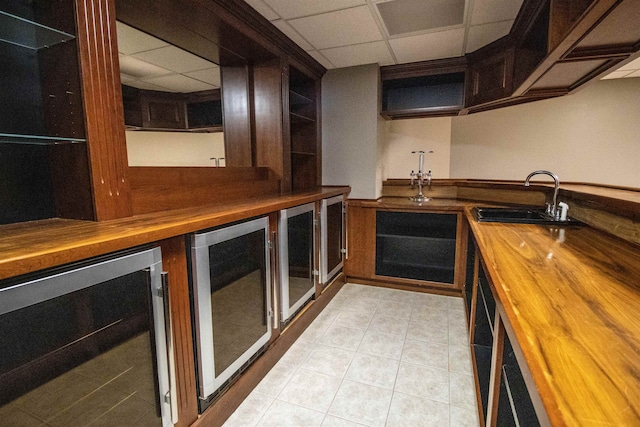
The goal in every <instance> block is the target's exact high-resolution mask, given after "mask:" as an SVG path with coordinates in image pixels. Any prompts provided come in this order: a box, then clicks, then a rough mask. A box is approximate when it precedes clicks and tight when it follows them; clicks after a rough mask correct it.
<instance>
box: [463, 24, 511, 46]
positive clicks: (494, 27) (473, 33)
mask: <svg viewBox="0 0 640 427" xmlns="http://www.w3.org/2000/svg"><path fill="white" fill-rule="evenodd" d="M512 25H513V21H502V22H495V23H492V24H483V25H475V26H473V27H471V28H469V33H468V34H467V52H473V51H475V50H478V49H479V48H481V47H482V46H485V45H488V44H489V43H491V42H493V41H496V40H498V39H499V38H500V37H503V36H506V35H507V34H509V31H511V26H512Z"/></svg>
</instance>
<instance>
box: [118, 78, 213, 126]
mask: <svg viewBox="0 0 640 427" xmlns="http://www.w3.org/2000/svg"><path fill="white" fill-rule="evenodd" d="M122 100H123V104H124V123H125V125H126V126H127V128H128V129H129V130H164V131H176V132H178V131H182V132H220V131H222V102H221V99H220V89H213V90H206V91H201V92H192V93H187V94H181V93H170V92H158V91H152V90H142V89H136V88H134V87H130V86H124V85H123V86H122Z"/></svg>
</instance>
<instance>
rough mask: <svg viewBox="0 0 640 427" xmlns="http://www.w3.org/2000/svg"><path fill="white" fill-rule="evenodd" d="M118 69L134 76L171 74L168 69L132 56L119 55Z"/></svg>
mask: <svg viewBox="0 0 640 427" xmlns="http://www.w3.org/2000/svg"><path fill="white" fill-rule="evenodd" d="M120 71H121V72H122V73H125V74H128V75H130V76H132V77H135V78H143V77H157V76H162V75H165V74H171V71H170V70H167V69H165V68H162V67H158V66H156V65H153V64H149V63H148V62H145V61H141V60H139V59H136V58H134V57H132V56H120Z"/></svg>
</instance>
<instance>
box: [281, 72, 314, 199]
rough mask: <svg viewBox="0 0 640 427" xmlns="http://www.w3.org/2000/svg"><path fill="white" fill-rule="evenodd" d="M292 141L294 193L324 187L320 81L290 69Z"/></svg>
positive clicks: (292, 182) (290, 131)
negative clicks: (320, 173)
mask: <svg viewBox="0 0 640 427" xmlns="http://www.w3.org/2000/svg"><path fill="white" fill-rule="evenodd" d="M288 93H289V115H288V118H289V138H290V141H291V145H290V147H291V150H290V156H291V189H292V190H293V191H297V190H306V189H310V188H314V187H316V186H317V185H319V183H320V177H319V170H320V159H319V156H320V149H319V146H320V128H319V102H318V101H319V81H318V80H317V79H314V78H311V77H309V76H307V75H305V74H304V73H302V72H301V71H299V70H297V69H296V68H294V67H293V66H290V67H289V89H288Z"/></svg>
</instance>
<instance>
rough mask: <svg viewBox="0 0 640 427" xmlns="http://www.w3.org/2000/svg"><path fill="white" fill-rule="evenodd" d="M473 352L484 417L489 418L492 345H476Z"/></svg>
mask: <svg viewBox="0 0 640 427" xmlns="http://www.w3.org/2000/svg"><path fill="white" fill-rule="evenodd" d="M473 353H474V355H475V358H476V371H477V373H478V385H479V387H480V400H481V402H482V413H483V414H484V416H483V418H484V419H486V418H487V404H488V400H489V381H490V379H491V347H487V346H483V345H474V346H473Z"/></svg>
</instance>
